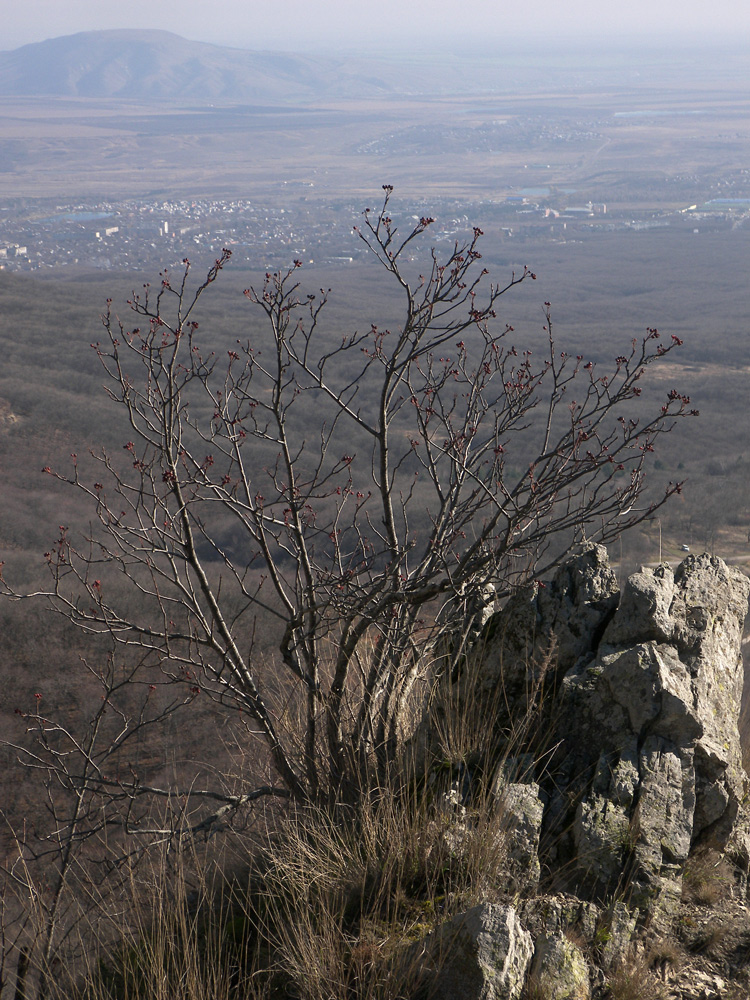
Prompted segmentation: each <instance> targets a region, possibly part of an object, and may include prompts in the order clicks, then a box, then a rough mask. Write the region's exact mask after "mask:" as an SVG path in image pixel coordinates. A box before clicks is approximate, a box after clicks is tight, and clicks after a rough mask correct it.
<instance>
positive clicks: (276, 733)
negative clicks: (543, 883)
mask: <svg viewBox="0 0 750 1000" xmlns="http://www.w3.org/2000/svg"><path fill="white" fill-rule="evenodd" d="M384 190H385V197H384V200H383V204H382V207H381V209H380V210H379V211H376V212H371V211H370V210H367V211H366V212H365V213H364V216H363V221H362V223H361V225H360V226H359V227H357V228H356V233H357V235H358V237H359V239H360V240H361V241H362V242H363V243H364V245H365V246H366V247H367V249H368V250H369V252H370V254H371V255H372V257H373V258H374V260H375V261H376V262H377V263H378V264H379V265H380V267H381V268H383V269H384V270H385V272H387V275H388V277H389V279H390V280H391V282H392V286H393V294H394V297H396V298H397V299H398V301H399V302H400V304H401V310H402V311H401V317H402V318H401V322H400V324H399V325H398V326H397V327H394V328H392V329H384V328H381V327H379V326H376V325H370V324H368V325H367V326H366V328H365V329H363V330H360V331H358V332H354V333H351V334H347V335H345V336H344V337H343V338H341V339H339V340H338V341H337V342H336V343H332V342H331V338H330V335H329V336H327V337H326V336H324V335H323V321H324V319H325V315H326V314H325V305H326V299H327V294H326V293H319V294H318V293H316V294H306V293H304V292H303V291H302V289H301V285H300V282H299V273H300V272H299V268H300V266H301V265H300V264H299V262H295V263H294V265H293V266H292V267H291V268H290V269H289V270H287V271H280V272H277V273H273V274H267V275H266V276H265V280H264V281H263V284H262V286H260V287H257V288H251V289H248V290H247V291H246V292H245V295H246V297H247V299H248V300H249V302H250V303H251V304H252V305H253V306H255V307H256V308H257V309H258V310H259V311H260V315H261V317H262V319H263V321H264V322H263V326H262V327H253V332H252V334H251V336H250V337H249V338H248V339H247V340H246V341H244V342H241V343H240V342H238V343H236V344H234V345H233V346H232V347H231V348H230V349H229V351H228V355H225V356H224V357H223V358H222V357H219V356H218V355H217V354H216V353H213V352H210V351H209V350H208V349H207V347H206V345H205V340H204V339H203V336H202V334H203V331H202V330H200V331H199V327H198V322H197V320H196V316H197V307H198V304H199V301H200V299H201V297H202V296H203V294H204V293H205V292H206V290H207V289H208V288H209V287H210V285H211V284H212V283H213V282H214V281H215V280H216V279H217V278H218V276H219V273H220V272H221V270H222V268H223V267H224V266H225V265H226V263H227V262H228V260H229V257H230V252H229V251H227V250H225V251H223V253H222V255H221V257H220V258H219V259H218V260H217V261H216V262H215V264H214V265H213V267H212V268H211V269H210V271H209V272H208V275H207V277H206V279H205V280H204V281H203V282H202V283H201V284H199V285H198V286H197V287H193V286H191V282H190V266H189V264H188V262H187V261H185V262H184V264H185V267H184V271H183V273H182V274H181V275H180V276H179V277H178V278H177V279H175V278H174V277H172V276H171V275H170V274H168V273H165V274H163V275H162V280H161V284H160V286H159V287H158V288H150V287H146V288H144V290H143V291H142V292H141V293H140V294H137V295H134V296H133V298H132V300H131V301H130V303H129V305H130V309H131V311H132V313H133V314H134V316H135V325H129V324H125V323H124V322H123V321H121V320H119V319H118V318H117V317H116V315H115V314H114V312H113V311H112V308H111V303H110V304H109V307H108V310H107V314H106V316H105V318H104V328H105V331H106V337H105V338H104V339H103V342H102V343H99V344H97V345H95V346H96V350H97V352H98V355H99V358H100V360H101V362H102V365H103V367H104V371H105V372H106V375H107V378H108V385H109V393H110V396H111V398H112V399H113V400H114V401H115V402H116V403H117V404H119V405H120V406H121V407H122V409H123V410H124V412H125V413H126V414H127V419H128V421H129V425H130V428H131V430H130V440H128V441H127V442H125V444H124V451H125V454H126V456H127V462H125V463H123V462H122V461H121V457H122V456H113V455H111V454H106V453H101V454H98V455H96V456H95V457H96V459H97V461H98V463H99V466H100V469H101V471H100V473H99V475H98V477H97V480H96V481H89V479H88V478H87V475H85V474H84V473H83V472H82V471H81V470H80V469H79V467H78V466H75V467H74V469H73V471H72V473H71V474H68V475H63V474H61V473H52V474H53V475H57V477H58V478H59V479H62V480H64V481H66V482H68V483H70V484H71V485H72V486H73V487H75V488H76V489H78V490H79V491H80V493H81V494H82V495H83V496H84V497H85V498H87V499H88V500H89V501H90V503H91V505H92V507H93V509H94V510H95V512H96V515H97V521H96V524H95V528H94V529H92V532H91V535H90V538H89V539H88V540H87V541H86V543H85V544H76V543H75V542H74V540H73V538H72V536H71V534H70V533H69V532H68V531H67V530H63V531H61V534H60V536H59V538H58V540H57V542H56V544H55V546H54V547H53V548H52V549H51V551H50V552H49V554H48V563H49V568H50V571H51V574H52V579H53V585H52V587H51V588H50V590H49V592H48V595H47V596H48V597H51V599H52V600H53V601H54V603H55V605H56V607H57V608H58V609H60V610H62V611H63V612H64V614H66V615H67V616H68V617H69V618H70V619H71V620H72V621H73V622H75V623H76V624H77V625H79V626H80V627H81V628H82V629H83V630H85V631H87V632H91V633H97V634H105V635H106V636H108V637H109V638H110V640H111V641H112V643H113V646H114V649H115V650H116V651H119V652H118V655H123V654H124V655H125V657H126V660H127V661H133V660H134V659H137V660H138V662H139V664H141V665H142V667H143V669H148V670H150V671H152V673H153V672H157V673H153V676H154V677H157V676H158V677H159V678H160V679H161V680H160V683H163V682H164V681H168V682H170V683H171V682H174V683H179V684H182V685H184V689H185V694H184V698H183V699H182V700H183V701H184V700H190V699H191V698H194V697H196V696H197V695H198V693H200V695H201V697H208V698H211V699H214V701H215V702H216V703H217V704H218V705H220V706H224V707H231V708H232V709H233V710H235V711H236V710H237V709H238V708H239V709H240V710H241V711H242V712H243V713H244V717H245V718H247V719H248V720H250V722H249V724H248V733H249V734H250V733H252V738H253V739H256V740H259V741H261V743H262V744H263V745H264V747H265V749H266V752H267V753H268V755H269V757H270V760H271V762H272V772H273V773H272V777H271V779H270V780H268V781H267V782H265V783H261V784H260V785H259V786H258V787H257V788H253V789H248V790H247V791H246V792H245V793H244V794H243V795H241V796H234V797H232V796H224V797H223V798H222V797H221V796H217V795H216V793H215V792H211V791H210V790H207V792H206V794H211V795H214V796H215V797H218V798H219V799H220V800H221V808H222V809H224V808H227V809H232V808H235V807H236V806H238V805H241V804H242V803H243V802H247V801H249V800H250V799H252V798H256V797H262V796H265V795H283V796H287V797H291V798H293V799H295V800H298V801H307V802H332V801H333V802H335V801H338V800H340V799H341V798H342V797H345V796H347V795H349V794H351V790H352V787H354V786H356V785H358V784H359V783H360V782H361V781H362V780H365V781H371V782H372V781H374V782H378V781H381V780H383V779H384V776H385V774H386V772H387V770H388V767H389V763H390V762H391V761H392V759H393V758H394V755H395V754H396V752H397V749H398V744H399V739H400V737H401V734H402V733H403V732H404V728H405V718H406V716H407V714H408V711H409V705H410V697H411V695H412V693H413V692H414V690H415V685H416V684H417V682H418V681H420V680H424V679H425V678H426V676H427V675H428V673H429V668H430V662H431V656H432V655H433V654H432V653H431V650H433V649H434V638H435V633H436V630H438V629H439V630H440V631H441V632H442V633H445V632H446V631H447V632H450V631H451V630H457V631H458V632H459V633H460V634H467V629H466V626H467V622H466V617H467V615H468V616H469V617H471V616H473V615H475V614H476V613H478V612H477V608H478V605H479V604H481V600H480V598H481V595H482V594H483V593H485V592H486V591H487V588H488V587H490V586H491V587H492V588H493V590H494V593H495V594H496V596H497V598H498V599H500V600H502V598H503V597H504V596H506V595H507V594H509V593H510V592H511V591H512V590H513V588H515V587H517V586H518V585H519V584H522V583H526V582H528V581H530V580H532V579H534V578H536V577H538V576H540V575H541V574H543V573H545V572H547V571H548V570H549V569H550V567H552V566H553V565H554V564H555V563H556V562H557V561H558V560H559V559H560V558H561V556H562V555H563V554H564V551H565V547H566V545H567V544H569V542H570V541H571V540H572V539H573V538H574V537H575V536H576V535H581V534H584V533H585V534H586V535H588V536H589V537H597V538H599V539H601V540H603V541H607V540H611V539H613V538H615V537H617V536H618V535H619V534H620V533H621V532H623V531H625V530H627V529H628V528H629V527H632V526H633V525H635V524H637V523H639V522H640V521H641V520H642V519H643V518H645V517H651V516H653V512H654V510H655V509H657V508H658V507H659V506H660V505H661V504H662V503H663V502H664V500H665V499H667V498H668V497H669V496H670V495H671V494H672V493H674V492H676V491H678V490H679V488H680V486H679V484H669V485H668V486H667V488H666V490H665V492H664V494H663V495H662V496H660V497H658V498H656V499H652V500H649V501H648V502H645V501H644V498H643V496H642V494H643V490H644V470H645V465H646V462H647V456H648V455H649V453H650V452H651V451H652V450H653V448H654V444H655V442H656V440H657V438H658V437H659V436H660V435H661V434H663V433H665V432H668V431H669V430H670V429H671V428H672V427H673V425H674V421H675V419H676V418H678V417H681V416H684V415H686V414H688V413H695V411H690V410H689V409H688V407H689V400H688V399H687V397H685V396H683V395H681V394H680V393H678V392H677V391H672V392H670V393H669V394H668V396H667V397H666V398H665V399H664V400H663V403H662V404H660V405H659V406H658V407H657V411H656V413H655V414H653V415H650V416H646V417H643V416H640V417H638V416H636V415H634V407H636V406H637V405H639V404H638V403H637V397H638V396H639V395H640V393H641V384H642V379H643V378H644V375H645V373H646V371H647V369H648V368H649V367H650V366H651V364H652V363H654V362H655V361H657V360H658V359H659V358H660V357H662V356H664V355H665V354H668V353H669V352H670V351H671V350H672V349H673V348H674V347H675V346H676V345H677V344H679V341H678V340H677V339H676V338H672V340H671V341H670V342H669V343H668V344H663V343H662V342H661V340H660V338H659V334H658V333H657V331H656V330H649V331H647V333H646V335H645V337H644V338H643V340H642V341H641V342H636V341H635V340H634V341H633V342H632V343H631V345H630V346H629V348H628V349H627V351H626V353H624V354H623V355H621V356H619V357H617V358H616V359H614V361H613V364H612V367H611V369H610V370H608V371H607V372H606V373H604V372H602V371H600V369H599V368H597V367H596V366H595V365H594V364H593V363H592V362H590V361H586V360H585V358H584V357H583V356H580V355H578V356H571V355H569V354H568V353H565V352H563V351H561V350H560V349H559V348H558V347H557V346H556V344H555V342H554V340H553V336H552V323H551V319H550V314H549V305H548V304H547V305H546V307H545V308H546V334H547V348H546V352H544V354H543V355H542V356H540V357H537V356H536V355H535V354H532V353H531V352H530V351H528V350H527V351H524V350H520V349H517V348H516V347H515V346H514V345H513V331H512V328H511V327H509V326H504V325H502V324H501V325H500V328H499V330H498V329H495V320H496V310H497V307H498V301H499V299H500V298H501V296H503V295H504V294H505V293H506V292H508V291H509V290H510V289H512V288H514V287H515V286H516V285H519V284H521V283H524V282H526V281H528V280H533V278H534V277H535V276H534V275H533V274H532V273H531V272H530V271H529V270H527V269H525V270H524V271H523V273H520V274H517V275H515V274H514V275H513V276H512V277H511V278H510V280H509V281H508V283H507V284H506V285H504V286H500V285H495V284H492V283H490V282H489V278H488V272H487V270H486V269H484V268H483V266H482V264H481V262H480V259H481V254H480V251H479V246H480V241H481V236H482V233H481V231H480V230H479V229H474V231H473V234H472V235H471V236H470V237H469V238H468V239H467V240H466V241H465V242H464V243H456V244H455V245H454V246H453V247H452V249H451V250H450V251H449V252H448V253H447V254H446V255H445V256H444V257H443V256H441V255H440V254H439V253H438V252H437V251H436V250H432V251H431V252H429V253H426V252H425V251H424V249H423V248H422V245H421V241H422V236H423V234H424V233H425V231H426V230H428V229H429V227H430V225H431V224H432V222H433V220H432V219H430V218H422V219H420V221H419V222H418V223H417V225H416V226H415V227H414V228H413V229H410V230H409V231H408V232H407V233H406V234H405V235H403V234H401V233H400V231H399V229H398V228H397V226H396V224H395V223H394V221H393V220H392V218H391V217H390V214H389V203H390V200H391V188H390V187H389V186H386V187H385V189H384ZM420 260H421V263H420ZM412 272H414V273H413V275H412ZM639 409H641V410H642V409H643V408H642V407H640V406H639ZM47 471H50V470H47ZM113 568H114V569H116V570H119V571H120V573H121V575H122V578H123V579H124V580H126V581H127V582H128V584H129V585H130V587H131V588H132V590H133V592H134V595H135V596H134V597H132V598H131V599H130V600H129V601H127V602H123V601H121V600H120V596H121V593H122V590H121V588H120V587H116V586H114V585H113V584H112V582H111V581H112V573H111V570H112V569H113ZM259 616H261V617H265V618H271V619H273V620H274V621H275V622H276V623H277V625H278V634H279V643H278V664H277V669H276V670H275V671H274V672H269V671H267V670H266V671H264V670H263V669H262V665H261V664H259V662H258V658H257V655H256V653H255V649H254V646H253V643H252V634H253V623H254V622H255V621H256V620H257V618H258V617H259ZM113 697H114V695H113V693H112V692H105V697H104V701H105V702H109V701H111V700H112V699H113ZM282 702H283V704H285V705H286V706H287V709H288V707H289V705H290V703H292V702H293V704H294V706H295V710H296V711H298V713H299V716H300V720H301V721H300V726H299V729H298V730H297V731H296V732H293V733H290V732H289V730H288V728H287V727H285V726H284V725H282V724H281V721H280V715H281V710H280V707H279V706H280V705H281V704H282ZM141 721H142V722H143V718H142V719H141ZM132 728H133V724H132V723H128V725H127V726H126V727H125V729H126V730H127V732H130V731H131V730H132ZM119 738H120V739H122V738H124V737H123V736H122V735H121V736H120V737H119ZM248 738H250V736H248ZM97 777H99V778H101V775H100V773H99V772H97V771H96V769H92V768H89V769H88V770H87V771H86V775H85V780H86V782H87V783H88V784H87V787H88V788H91V787H92V782H95V781H96V780H97ZM99 783H100V786H101V785H102V781H101V780H100V782H99ZM116 789H117V791H118V794H120V795H122V796H124V797H125V798H127V797H128V796H129V797H130V799H131V800H134V799H135V798H136V797H138V796H140V795H142V794H145V793H146V792H149V793H157V794H159V793H161V794H163V795H167V794H168V793H169V790H168V789H163V788H162V789H159V788H151V787H147V786H145V785H144V784H143V783H142V781H141V779H140V778H139V777H138V775H136V774H133V775H131V776H130V777H129V778H128V779H127V780H125V778H122V777H121V778H120V779H119V780H118V782H117V784H116ZM214 815H215V813H213V812H212V813H211V816H212V817H213V816H214ZM210 821H211V818H210V817H209V819H208V820H207V819H204V820H202V821H201V822H202V823H203V824H204V828H205V823H206V822H210Z"/></svg>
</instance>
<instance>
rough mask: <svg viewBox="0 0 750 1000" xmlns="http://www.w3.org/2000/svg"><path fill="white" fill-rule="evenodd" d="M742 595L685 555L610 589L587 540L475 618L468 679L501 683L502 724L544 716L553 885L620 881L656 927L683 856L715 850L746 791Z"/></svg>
mask: <svg viewBox="0 0 750 1000" xmlns="http://www.w3.org/2000/svg"><path fill="white" fill-rule="evenodd" d="M749 593H750V582H749V581H748V580H747V578H746V577H745V576H743V574H741V573H740V572H739V571H737V570H734V569H732V568H730V567H728V566H727V565H726V564H725V563H724V562H722V561H721V560H720V559H715V558H712V557H710V556H698V557H695V556H689V557H688V558H687V559H686V560H685V561H684V562H683V563H682V564H681V565H680V566H679V567H678V568H677V570H675V571H673V570H672V569H671V568H670V567H669V566H666V565H662V566H658V567H656V568H655V569H644V570H642V571H641V572H640V573H636V574H635V575H634V576H632V577H630V579H629V580H628V581H627V582H626V584H625V586H624V588H623V591H622V594H621V595H620V594H619V593H618V591H617V584H616V580H615V577H614V574H613V573H612V570H611V569H610V567H609V564H608V561H607V554H606V550H605V549H604V548H602V547H601V546H593V545H592V546H589V547H588V548H587V549H586V550H585V551H584V552H583V553H582V554H581V556H580V557H579V558H577V559H575V560H573V561H572V562H570V563H568V564H566V565H565V566H564V567H563V568H562V569H561V570H560V572H559V573H558V574H557V576H556V578H555V579H554V581H552V583H551V584H550V585H549V586H548V587H544V588H539V587H536V588H535V589H534V590H533V591H531V592H528V593H525V594H522V595H519V596H518V597H517V598H516V599H514V600H513V601H511V602H510V603H509V604H508V605H507V606H506V607H505V608H504V609H503V611H502V612H500V614H499V615H497V616H496V618H495V619H494V620H493V621H492V622H491V623H490V638H489V641H488V644H487V646H486V648H485V650H484V651H483V653H482V657H481V663H480V668H479V672H478V683H479V684H480V686H481V687H482V688H483V689H485V690H488V689H490V688H492V687H497V686H498V685H501V686H502V688H503V699H502V704H503V706H504V708H503V713H504V714H505V715H506V716H507V717H506V718H504V719H502V720H501V721H502V722H503V723H504V724H505V725H506V726H507V727H508V729H509V731H513V730H512V726H510V725H509V721H508V719H509V717H512V716H515V718H516V719H518V718H520V717H522V716H523V715H524V713H528V711H529V709H530V708H533V709H534V710H535V711H539V712H542V713H544V716H545V718H546V720H547V727H548V729H547V736H548V741H549V746H550V747H554V748H555V750H554V752H552V753H551V754H550V756H549V757H548V758H547V762H546V763H545V764H544V766H543V767H541V768H540V769H539V770H540V771H541V772H542V773H539V774H536V775H534V776H533V777H534V778H535V780H538V781H540V783H541V785H542V787H543V788H544V789H546V791H547V796H548V798H547V803H546V806H545V810H544V820H543V824H542V856H543V864H546V867H547V869H548V870H550V871H557V872H565V873H566V875H565V882H566V887H567V888H569V889H573V890H574V891H576V892H578V893H583V894H584V895H585V896H587V897H588V898H591V899H594V900H599V901H602V900H605V899H607V898H608V897H609V896H611V895H612V893H613V892H614V891H615V890H618V889H619V890H621V891H623V892H624V891H625V890H626V888H627V892H628V895H629V898H630V900H631V903H632V905H633V906H634V907H635V908H636V909H638V910H639V912H640V913H641V914H642V916H643V917H644V918H645V917H646V916H648V918H649V919H652V920H653V919H658V918H659V915H660V914H662V913H664V914H668V913H669V912H670V911H671V910H672V909H673V908H674V904H675V902H676V900H677V899H678V898H679V893H680V875H681V872H682V869H683V867H684V865H685V862H686V861H687V858H688V856H689V854H690V852H691V850H692V849H694V848H696V847H697V846H700V845H704V846H705V845H707V844H710V845H711V846H714V847H719V848H722V847H724V846H725V845H726V844H727V842H728V840H729V838H730V836H731V834H732V832H733V830H734V827H735V823H736V820H737V816H738V811H739V806H740V802H741V801H742V800H743V798H744V796H745V793H746V788H747V778H746V775H745V773H744V771H743V769H742V761H741V750H740V740H739V732H738V728H737V720H738V718H739V711H740V698H741V694H742V677H743V674H742V667H741V658H740V642H741V636H742V629H743V623H744V619H745V615H746V613H747V602H748V594H749ZM517 729H518V727H517V726H516V731H517ZM625 883H627V886H626V884H625Z"/></svg>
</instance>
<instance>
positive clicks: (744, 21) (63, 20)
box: [0, 0, 750, 56]
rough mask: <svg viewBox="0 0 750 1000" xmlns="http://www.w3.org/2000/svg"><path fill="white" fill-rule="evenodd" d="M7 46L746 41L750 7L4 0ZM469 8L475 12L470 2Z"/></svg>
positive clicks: (720, 1)
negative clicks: (158, 36) (116, 40)
mask: <svg viewBox="0 0 750 1000" xmlns="http://www.w3.org/2000/svg"><path fill="white" fill-rule="evenodd" d="M3 7H4V10H3V33H2V42H0V45H1V46H2V48H3V49H12V48H17V47H19V46H21V45H25V44H28V43H30V42H38V41H42V40H44V39H47V38H51V37H54V36H56V35H66V34H73V33H75V32H79V31H92V30H103V29H108V28H159V29H164V30H168V31H175V32H178V33H179V34H181V35H182V36H184V37H186V38H190V39H195V40H201V41H207V42H214V43H216V44H220V45H234V46H238V47H242V48H253V49H268V48H273V49H281V50H292V51H304V50H310V49H314V48H328V49H330V48H340V47H342V46H346V47H347V48H348V49H351V50H353V51H360V52H368V53H369V54H370V55H380V56H382V55H387V54H388V51H389V50H394V51H404V50H409V51H411V52H412V53H415V54H422V53H424V46H427V45H430V46H434V45H438V46H447V45H451V46H454V47H455V46H467V45H478V46H481V49H480V50H479V51H480V53H481V55H483V56H486V55H488V54H490V53H489V52H488V46H491V45H495V46H498V47H500V48H507V47H509V46H513V45H516V44H524V45H528V46H532V47H537V48H539V49H540V50H549V49H551V48H555V47H556V46H557V45H558V44H560V43H564V44H568V45H569V44H571V43H573V42H581V43H586V42H591V41H596V42H597V43H598V44H600V45H603V46H605V47H617V46H619V45H620V44H622V43H624V42H626V43H633V42H637V43H638V44H639V45H642V46H644V47H653V46H661V45H663V46H665V47H670V46H673V45H674V44H690V43H691V42H692V43H694V44H700V45H704V44H706V43H709V42H717V43H719V42H722V41H732V42H734V43H735V44H736V43H742V41H743V38H746V37H747V36H749V35H750V7H748V6H747V5H739V4H736V3H734V2H733V0H715V2H714V3H712V4H706V3H705V2H703V0H689V2H683V0H679V2H678V0H663V2H660V3H659V4H654V3H653V2H651V0H632V2H630V3H629V4H627V5H625V4H623V5H618V6H613V5H607V6H606V9H605V6H604V5H602V4H601V3H596V2H594V0H576V2H573V3H567V4H560V3H559V2H558V0H538V2H536V3H534V4H533V5H531V6H529V5H522V4H497V3H496V2H495V0H474V2H473V3H472V5H471V7H470V8H469V7H467V8H465V9H464V10H462V11H461V12H459V11H458V8H457V7H456V5H455V3H453V2H451V0H429V2H427V0H418V2H410V3H403V2H402V0H380V2H379V3H378V4H377V5H375V4H372V3H369V2H368V3H365V2H363V0H314V2H310V0H277V2H276V3H274V4H271V3H266V4H260V3H258V2H257V0H256V2H255V3H251V4H247V3H246V2H244V0H225V2H223V3H221V4H220V5H217V6H215V7H211V8H208V7H207V6H206V4H205V3H203V2H199V0H185V2H181V3H177V2H174V0H170V2H165V3H160V4H153V3H152V2H151V0H130V2H129V3H128V4H127V5H122V4H120V3H119V2H114V0H105V2H101V0H66V2H65V3H60V2H59V0H25V2H24V3H23V4H11V3H10V0H4V3H3ZM469 11H470V12H469Z"/></svg>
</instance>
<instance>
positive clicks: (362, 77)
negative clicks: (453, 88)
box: [0, 30, 391, 102]
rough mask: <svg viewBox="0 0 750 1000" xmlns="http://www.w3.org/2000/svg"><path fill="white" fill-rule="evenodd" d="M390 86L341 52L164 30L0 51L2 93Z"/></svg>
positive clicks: (162, 94)
mask: <svg viewBox="0 0 750 1000" xmlns="http://www.w3.org/2000/svg"><path fill="white" fill-rule="evenodd" d="M381 69H382V67H381ZM390 89H391V86H390V85H389V83H388V81H387V79H386V78H384V77H383V78H381V76H380V75H379V74H377V73H375V74H373V72H372V66H369V67H368V68H367V71H366V72H365V73H364V74H363V73H361V69H360V67H359V66H358V65H356V64H354V65H352V64H349V63H347V61H346V60H345V59H341V60H337V59H335V58H316V57H309V56H302V55H291V54H288V53H273V52H250V51H246V50H242V49H232V48H226V47H223V46H218V45H209V44H206V43H204V42H191V41H187V40H186V39H184V38H181V37H179V36H178V35H175V34H172V33H171V32H167V31H139V30H119V31H87V32H81V33H79V34H76V35H66V36H63V37H61V38H53V39H49V40H48V41H45V42H38V43H34V44H32V45H24V46H23V47H22V48H19V49H14V50H13V51H10V52H0V95H3V96H39V95H50V96H56V97H110V98H112V97H114V98H120V99H134V100H168V101H184V100H186V99H187V100H206V101H212V100H232V101H257V100H262V101H272V102H283V101H286V100H290V99H305V98H310V97H313V96H321V94H325V93H337V94H341V95H343V94H351V95H354V94H357V95H366V94H378V93H379V94H383V93H386V92H388V91H389V90H390Z"/></svg>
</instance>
